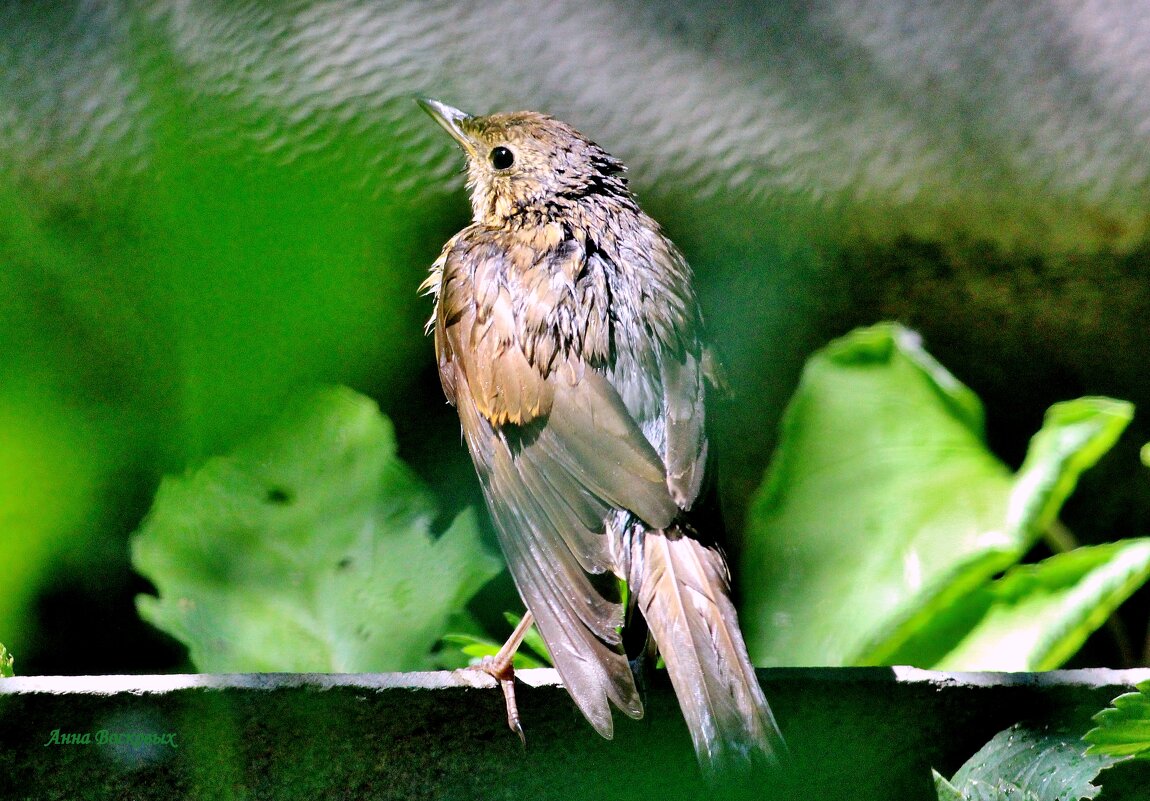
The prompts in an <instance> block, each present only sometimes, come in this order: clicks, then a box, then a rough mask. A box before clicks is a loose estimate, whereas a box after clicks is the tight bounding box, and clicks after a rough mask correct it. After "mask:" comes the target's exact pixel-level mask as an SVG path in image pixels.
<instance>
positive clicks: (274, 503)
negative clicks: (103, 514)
mask: <svg viewBox="0 0 1150 801" xmlns="http://www.w3.org/2000/svg"><path fill="white" fill-rule="evenodd" d="M433 517H434V508H433V506H432V502H431V499H430V498H429V496H428V493H427V491H426V490H425V489H424V488H423V487H422V486H421V484H420V483H419V481H418V480H417V479H416V478H415V477H414V476H413V475H412V474H411V473H410V472H409V470H408V469H407V468H406V467H405V466H404V465H403V464H402V462H400V461H399V460H398V459H397V458H396V456H395V439H394V436H393V434H392V430H391V426H390V424H389V423H388V422H387V420H386V419H385V418H383V417H382V415H380V413H379V411H378V409H377V408H376V407H375V405H374V404H373V403H372V402H371V401H370V400H368V399H367V398H364V397H361V396H358V395H356V394H354V393H352V392H351V391H349V390H344V389H330V390H324V391H320V392H316V393H314V394H310V395H308V396H306V397H304V398H301V399H299V400H297V401H296V402H295V403H293V404H292V406H291V407H290V408H289V409H288V410H287V412H286V413H285V414H284V415H283V416H282V417H281V418H280V419H279V420H278V422H277V423H276V425H275V426H274V427H272V428H271V429H270V430H269V431H268V433H266V434H265V435H264V436H262V437H260V438H258V439H256V440H254V441H252V442H249V443H248V444H247V445H245V446H243V447H241V448H239V449H238V450H236V451H235V452H234V453H233V454H231V455H230V456H227V457H223V458H217V459H212V460H210V461H208V462H207V463H206V464H205V465H204V466H203V467H201V468H200V469H198V470H196V471H194V472H192V473H190V474H188V475H186V476H184V477H182V478H173V479H167V480H165V481H164V483H163V485H162V486H161V488H160V491H159V494H158V496H157V498H156V502H155V505H154V507H153V509H152V511H151V513H150V514H149V515H148V518H147V520H146V521H145V522H144V525H143V526H142V528H141V530H140V531H139V532H138V534H137V535H136V536H135V538H134V540H133V544H132V545H133V548H132V551H133V560H134V562H135V565H136V567H137V569H139V570H140V572H142V573H144V574H145V575H146V576H147V577H148V578H150V579H151V580H152V582H153V583H154V584H155V585H156V587H157V589H158V590H159V598H155V597H152V596H140V597H139V608H140V612H141V614H143V615H144V617H145V618H147V619H148V620H149V621H151V622H152V623H154V624H155V625H156V626H159V627H160V628H162V629H164V630H165V631H167V632H169V633H171V634H172V635H174V636H175V637H177V638H178V639H180V640H181V641H182V642H184V643H186V644H187V645H188V647H189V649H190V652H191V657H192V660H193V662H194V663H195V665H196V667H197V668H198V669H200V670H202V671H208V672H234V671H333V672H361V671H381V670H412V669H419V668H426V667H430V666H431V665H432V664H433V660H432V657H431V655H430V651H431V649H432V647H433V646H434V644H435V643H436V642H437V641H438V640H439V638H440V636H441V635H442V634H443V632H444V630H445V628H446V625H447V621H448V618H449V616H450V615H451V613H452V612H453V611H455V610H458V609H459V608H461V607H462V606H463V605H464V604H465V603H466V601H467V600H468V599H469V598H470V597H471V596H472V595H473V594H474V592H475V591H476V590H477V589H478V588H479V587H480V586H481V585H482V584H483V583H484V582H486V581H487V580H488V579H490V578H491V577H492V576H493V575H495V573H497V572H498V570H499V566H500V563H499V561H498V559H496V558H495V557H494V556H492V555H491V554H489V553H488V552H487V551H485V550H484V548H483V547H482V545H481V543H480V541H479V537H478V532H477V528H476V523H475V519H474V516H473V515H472V514H471V512H470V511H467V512H464V513H463V514H461V515H460V516H459V517H458V518H457V519H456V520H455V522H454V523H453V524H452V525H451V527H450V528H448V530H447V531H446V532H445V533H444V534H443V535H442V536H440V537H438V538H435V537H433V536H432V535H431V533H430V530H429V526H430V523H431V521H432V519H433Z"/></svg>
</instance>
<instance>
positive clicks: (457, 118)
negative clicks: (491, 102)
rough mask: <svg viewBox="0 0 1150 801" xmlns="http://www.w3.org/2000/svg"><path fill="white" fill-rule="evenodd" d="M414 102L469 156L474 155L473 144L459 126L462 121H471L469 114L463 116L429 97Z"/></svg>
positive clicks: (456, 110)
mask: <svg viewBox="0 0 1150 801" xmlns="http://www.w3.org/2000/svg"><path fill="white" fill-rule="evenodd" d="M415 102H416V103H418V104H419V107H420V108H421V109H423V110H424V111H426V112H427V113H428V114H430V115H431V118H432V119H433V120H435V121H436V122H438V123H439V124H440V125H441V126H442V127H443V130H445V131H447V132H448V133H449V134H451V138H452V139H454V140H455V141H456V142H458V143H459V144H460V146H461V147H462V148H463V149H464V150H465V151H467V154H468V155H469V156H474V155H475V144H474V143H473V142H472V141H471V139H470V137H468V136H467V134H465V133H464V132H463V128H461V127H460V125H459V124H460V123H461V122H463V121H464V120H469V119H471V115H470V114H465V113H463V112H462V111H460V110H459V109H457V108H452V107H451V106H449V105H447V104H446V103H440V102H439V101H438V100H432V99H431V98H430V97H417V98H415Z"/></svg>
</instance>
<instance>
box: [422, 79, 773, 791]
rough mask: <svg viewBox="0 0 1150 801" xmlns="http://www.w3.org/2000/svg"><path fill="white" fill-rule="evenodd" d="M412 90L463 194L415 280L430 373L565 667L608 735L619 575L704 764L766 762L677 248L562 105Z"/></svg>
mask: <svg viewBox="0 0 1150 801" xmlns="http://www.w3.org/2000/svg"><path fill="white" fill-rule="evenodd" d="M424 106H425V108H427V110H428V111H429V112H430V113H431V114H432V116H433V117H435V118H436V119H437V121H439V122H440V124H441V125H443V127H444V128H445V129H447V130H448V132H449V133H451V135H452V136H453V137H454V138H455V139H456V140H457V141H458V142H459V143H460V145H461V146H462V147H463V148H464V150H465V152H466V153H467V156H468V186H469V188H470V191H471V203H472V208H473V211H474V221H473V223H472V224H471V225H469V226H468V227H466V228H464V229H463V230H462V231H460V232H459V233H458V234H456V235H455V236H454V237H452V239H451V240H450V241H449V242H448V243H447V245H446V246H445V247H444V249H443V253H442V254H441V255H440V257H439V259H438V260H437V261H436V262H435V264H434V265H433V266H432V268H431V274H430V275H429V276H428V278H427V280H426V281H425V282H424V285H423V288H424V289H425V290H427V291H429V292H430V293H431V294H432V295H433V296H434V297H435V314H434V315H433V317H432V320H431V321H430V323H429V328H432V329H434V332H435V346H436V353H437V356H438V359H439V373H440V377H441V380H442V383H443V389H444V392H445V394H446V395H447V398H448V400H449V401H450V402H451V403H453V404H454V405H455V406H456V407H457V409H458V411H459V416H460V421H461V423H462V426H463V432H464V438H465V440H466V442H467V446H468V449H469V450H470V452H471V456H472V459H473V461H474V463H475V467H476V470H477V472H478V474H479V478H480V481H481V484H482V486H483V490H484V493H485V496H486V498H487V502H488V507H489V509H490V510H491V514H492V517H493V519H494V522H495V526H496V530H497V532H498V535H499V540H500V544H501V546H502V548H503V551H504V554H505V556H506V557H507V560H508V564H509V566H510V568H511V573H512V576H513V577H514V579H515V582H516V586H517V587H518V588H519V591H520V594H521V595H522V596H523V599H524V602H525V603H526V605H527V607H528V609H529V610H530V611H531V612H532V613H533V614H534V616H535V620H536V623H537V625H538V627H539V630H540V633H541V634H542V636H543V638H544V640H545V641H546V642H547V645H548V648H549V649H550V651H551V654H552V657H553V659H554V662H555V666H556V668H557V669H558V670H559V674H560V676H561V677H562V678H563V681H564V684H565V685H566V686H567V688H568V690H569V692H570V693H571V695H572V697H573V698H574V700H575V702H576V704H577V705H578V706H579V708H580V709H581V710H582V711H583V713H584V714H585V715H586V716H587V719H588V720H589V721H590V722H591V724H592V725H593V726H594V727H595V728H596V729H597V730H598V731H599V732H600V733H601V734H603V735H604V736H605V737H610V736H611V734H612V731H613V724H612V720H611V710H610V706H609V705H608V700H610V701H611V702H613V703H614V704H615V705H616V706H618V707H619V708H620V709H621V710H622V711H623V712H624V713H626V714H627V715H630V716H631V717H640V716H641V715H642V702H641V699H640V697H639V694H638V692H637V690H636V687H635V681H634V678H633V676H632V672H631V667H630V665H629V663H628V660H627V655H626V654H625V653H624V650H623V645H622V637H621V634H620V629H621V627H622V625H623V623H624V609H623V606H622V604H621V602H620V599H619V595H620V592H619V583H618V581H617V580H615V577H617V578H618V579H623V580H625V581H627V582H628V585H629V588H630V596H631V598H632V600H633V602H634V603H635V605H636V607H637V609H638V610H639V612H641V614H642V616H643V619H644V620H645V621H646V623H647V625H648V626H649V629H650V632H651V634H652V635H653V637H654V640H655V642H656V643H657V646H658V648H659V649H660V650H661V652H662V653H663V657H664V661H665V663H666V664H667V667H668V670H669V672H670V674H671V679H672V682H673V683H674V686H675V690H676V694H677V695H678V697H679V700H680V704H681V706H682V708H683V712H684V715H685V716H686V719H687V723H688V726H689V728H690V730H691V735H692V739H693V741H694V744H695V748H696V752H697V754H698V756H699V761H700V763H701V764H702V765H703V767H704V768H705V769H707V770H709V771H713V770H719V769H722V768H725V767H730V766H738V765H747V764H752V763H755V762H759V761H771V760H773V759H774V758H775V757H776V756H777V751H778V749H779V747H780V745H781V738H780V737H779V735H778V731H777V729H776V727H775V724H774V720H773V718H772V716H771V713H770V710H769V709H768V707H767V704H766V701H765V699H764V698H763V695H762V691H761V690H760V689H759V686H758V684H757V682H756V680H755V677H754V672H753V669H752V668H751V665H750V662H749V660H748V658H747V654H746V647H745V646H744V644H743V640H742V636H741V634H740V632H739V628H738V623H737V620H736V618H735V612H734V608H733V606H732V605H731V602H730V599H729V575H728V571H727V566H726V563H725V561H724V560H723V557H722V554H721V553H720V551H719V550H718V548H717V547H716V546H715V545H714V542H713V538H712V537H707V536H705V532H704V535H703V536H700V532H698V531H697V530H696V528H695V525H696V523H695V520H694V518H695V517H698V515H697V512H698V510H697V509H696V505H697V502H698V501H699V498H700V492H701V488H702V486H703V478H704V474H705V472H706V468H707V464H708V458H707V450H708V445H707V437H706V432H705V425H704V420H705V408H704V401H705V396H706V391H707V384H708V378H709V372H710V369H709V365H710V359H709V356H708V353H707V351H706V349H705V348H704V347H703V345H702V344H701V343H702V323H701V317H700V313H699V308H698V304H697V302H696V299H695V296H694V293H693V290H692V288H691V273H690V269H689V267H688V266H687V263H686V261H685V260H684V259H683V257H682V255H681V254H680V253H679V251H678V250H677V249H676V248H675V246H674V245H673V244H672V243H671V242H670V240H668V239H667V238H666V236H664V234H663V233H662V231H661V230H660V229H659V226H658V225H657V224H656V223H655V222H654V220H652V219H651V218H650V217H648V216H647V215H646V214H644V213H643V211H642V210H641V209H640V208H639V207H638V205H637V204H636V202H635V200H634V198H633V197H632V196H631V194H630V192H629V190H628V188H627V183H626V180H625V179H624V178H623V176H622V172H623V169H624V168H623V165H622V164H621V163H620V162H619V161H617V160H616V159H615V158H613V157H612V156H610V155H608V154H607V153H606V152H604V151H603V150H602V149H601V148H600V147H598V146H597V145H595V144H594V143H592V142H590V141H589V140H588V139H586V138H585V137H584V136H582V135H581V134H579V133H578V132H577V131H575V130H574V129H573V128H571V127H570V126H569V125H567V124H566V123H563V122H560V121H558V120H555V119H553V118H550V117H547V116H544V115H541V114H536V113H533V112H517V113H513V114H495V115H491V116H488V117H470V116H467V115H465V114H463V113H462V112H459V111H458V110H456V109H452V108H450V107H447V106H443V105H442V104H438V103H435V102H434V101H425V102H424ZM508 161H510V162H511V163H510V164H508V163H507V162H508ZM692 512H696V514H695V515H693V514H692ZM700 522H701V521H700Z"/></svg>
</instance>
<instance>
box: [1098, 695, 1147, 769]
mask: <svg viewBox="0 0 1150 801" xmlns="http://www.w3.org/2000/svg"><path fill="white" fill-rule="evenodd" d="M1111 703H1112V704H1113V706H1112V707H1108V708H1106V709H1103V710H1102V711H1101V712H1099V713H1098V714H1097V715H1095V716H1094V722H1095V723H1097V724H1098V725H1097V726H1096V727H1095V728H1093V729H1091V730H1090V731H1088V732H1086V736H1085V737H1083V738H1082V739H1084V740H1086V742H1088V743H1090V747H1089V748H1088V749H1086V753H1088V754H1102V755H1105V756H1111V757H1122V758H1125V757H1131V756H1133V757H1135V758H1137V759H1150V681H1144V682H1142V683H1141V684H1139V685H1138V692H1133V693H1124V694H1123V695H1120V696H1118V697H1117V698H1115V699H1114V700H1113V701H1112V702H1111Z"/></svg>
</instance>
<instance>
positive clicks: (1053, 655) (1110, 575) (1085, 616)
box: [890, 539, 1150, 671]
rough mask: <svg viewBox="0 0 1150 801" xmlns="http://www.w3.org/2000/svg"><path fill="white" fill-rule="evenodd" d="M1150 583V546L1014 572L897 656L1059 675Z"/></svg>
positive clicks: (1088, 553) (1113, 548) (1145, 542)
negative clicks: (1094, 634)
mask: <svg viewBox="0 0 1150 801" xmlns="http://www.w3.org/2000/svg"><path fill="white" fill-rule="evenodd" d="M1147 578H1150V539H1137V540H1124V541H1122V542H1114V543H1109V544H1106V545H1098V546H1093V547H1087V548H1078V549H1076V550H1074V551H1071V552H1069V553H1064V554H1058V555H1056V556H1053V557H1051V558H1049V559H1047V560H1045V561H1043V562H1041V563H1039V564H1036V565H1019V566H1016V567H1014V568H1011V569H1010V570H1009V571H1008V572H1007V574H1006V575H1005V576H1004V577H1003V578H1002V579H1000V580H998V581H994V582H991V583H989V584H986V585H984V586H982V587H979V588H977V589H976V590H974V591H973V592H971V593H969V594H968V595H966V596H964V597H963V598H962V599H960V600H959V601H956V602H955V603H954V604H953V605H952V606H951V607H950V608H949V609H945V610H942V611H941V612H939V614H937V615H936V616H935V617H934V618H932V619H931V620H930V622H929V623H927V624H926V625H925V626H923V627H922V628H921V629H919V630H918V631H917V632H916V633H915V635H914V636H913V637H912V638H911V639H910V640H908V641H907V642H905V643H904V644H903V645H902V646H901V647H900V648H899V649H898V650H897V651H896V652H894V654H893V655H892V656H891V657H890V661H892V662H896V663H899V664H913V665H924V666H930V667H933V668H935V669H938V670H1006V671H1037V670H1053V669H1054V668H1057V667H1059V666H1060V665H1062V664H1063V663H1064V662H1065V661H1066V660H1067V659H1068V658H1070V657H1071V656H1073V655H1074V653H1075V652H1077V650H1078V649H1079V648H1080V647H1081V646H1082V643H1083V642H1085V641H1086V638H1087V637H1088V636H1090V634H1091V633H1092V632H1094V631H1095V630H1096V629H1097V628H1098V627H1099V626H1101V625H1102V624H1103V623H1105V622H1106V619H1107V618H1108V617H1109V616H1110V615H1111V614H1112V613H1113V612H1114V610H1116V609H1117V608H1118V607H1119V606H1120V605H1121V604H1122V603H1123V602H1124V601H1125V600H1126V599H1127V598H1129V597H1130V595H1131V594H1132V593H1133V592H1134V591H1135V590H1137V589H1138V588H1139V587H1141V586H1142V585H1143V584H1145V583H1146V580H1147Z"/></svg>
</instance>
